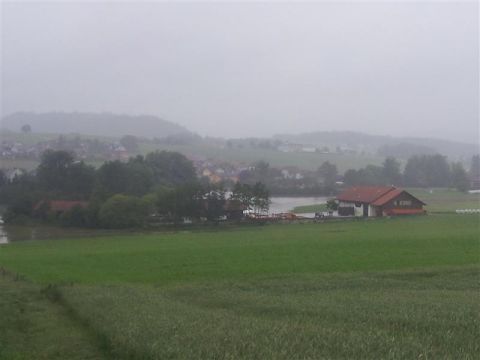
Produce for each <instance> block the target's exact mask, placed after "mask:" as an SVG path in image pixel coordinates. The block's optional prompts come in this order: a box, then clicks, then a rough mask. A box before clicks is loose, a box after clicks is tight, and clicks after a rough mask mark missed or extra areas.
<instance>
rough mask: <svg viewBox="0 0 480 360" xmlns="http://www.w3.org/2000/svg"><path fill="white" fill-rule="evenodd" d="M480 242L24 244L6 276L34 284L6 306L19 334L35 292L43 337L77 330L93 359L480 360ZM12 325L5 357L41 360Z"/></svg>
mask: <svg viewBox="0 0 480 360" xmlns="http://www.w3.org/2000/svg"><path fill="white" fill-rule="evenodd" d="M479 230H480V229H479V217H478V216H477V215H432V216H422V217H410V218H397V219H378V220H359V221H347V222H344V221H332V222H325V223H318V224H297V225H268V226H258V227H244V228H242V227H240V228H238V229H234V230H230V231H203V232H200V231H198V232H188V231H180V232H177V233H155V234H138V235H131V234H130V235H125V236H106V237H99V238H85V239H66V240H46V241H37V242H33V241H31V242H19V243H13V244H9V245H7V246H2V247H0V266H1V267H4V268H6V269H7V270H8V271H9V272H11V273H14V274H15V273H18V274H21V275H22V276H24V277H25V279H26V280H24V281H21V284H22V286H21V287H17V286H16V285H15V282H13V280H11V276H7V277H4V278H5V279H4V280H3V281H1V280H0V284H1V286H2V287H4V289H2V293H1V295H0V297H1V299H2V303H3V304H4V305H3V311H4V312H8V313H9V314H11V317H13V318H12V320H10V324H12V323H14V322H15V321H14V319H15V317H19V318H21V316H22V315H21V314H20V313H19V314H17V313H15V311H14V310H13V309H16V308H17V307H18V306H17V303H18V302H17V301H16V300H15V299H16V298H17V297H21V298H24V299H31V298H32V296H33V295H32V294H36V296H37V297H35V296H33V298H34V299H36V298H38V299H40V300H38V302H39V304H44V305H42V306H45V307H47V308H48V309H49V310H48V311H49V314H51V315H48V316H46V315H45V316H44V317H38V316H37V317H32V318H31V322H32V325H31V326H33V327H34V328H40V329H42V328H44V327H45V326H46V328H48V327H49V326H54V324H57V323H58V324H63V325H62V326H73V325H72V324H76V325H77V327H76V331H77V332H78V335H76V336H77V337H76V339H77V340H76V341H77V342H76V344H77V346H78V344H82V343H84V344H85V349H86V350H85V351H86V353H85V357H84V358H95V356H97V355H98V354H100V355H98V356H99V357H100V358H101V357H107V358H108V357H110V358H114V359H118V358H142V359H164V358H182V359H191V358H222V359H223V358H227V359H233V358H235V359H236V358H244V359H252V358H254V359H255V358H257V359H265V358H278V359H293V358H304V359H307V358H310V359H318V358H391V359H396V358H414V357H415V358H455V359H456V358H462V359H474V358H476V357H477V354H478V352H479V351H480V345H479V343H478V341H477V340H478V334H479V331H480V323H479V312H480V302H479V300H480V299H479V281H478V280H479V270H480V268H479V245H480V244H479V233H480V232H479ZM0 279H1V277H0ZM12 284H13V285H12ZM48 284H54V285H55V286H53V287H52V286H50V287H49V288H48V290H47V291H44V293H45V294H46V295H48V297H49V298H50V299H51V301H50V302H47V301H46V298H47V296H44V297H41V296H40V295H39V289H40V288H45V287H46V286H48ZM23 287H25V289H23ZM24 292H26V293H25V294H24ZM8 293H11V295H5V294H8ZM35 303H36V301H35ZM32 306H33V305H32ZM39 306H40V305H39ZM8 309H10V310H8ZM0 315H2V314H1V313H0ZM29 318H30V317H29ZM46 318H47V319H46ZM44 322H45V323H46V324H44ZM37 323H38V324H37ZM1 326H2V325H0V344H2V343H3V344H7V346H5V345H4V346H3V349H4V353H6V354H16V355H18V356H17V358H28V356H24V353H25V352H26V351H27V350H28V346H27V347H25V345H24V343H22V342H21V341H20V340H18V341H17V340H15V336H14V335H15V332H17V333H20V332H21V329H20V330H17V329H13V330H11V331H10V333H11V334H10V335H8V337H6V336H5V335H4V331H2V327H1ZM3 327H4V329H5V328H7V329H10V327H8V326H5V325H3ZM59 329H60V330H59V331H60V332H61V329H62V327H61V326H60V328H59ZM31 336H32V338H33V339H34V340H32V341H34V343H35V344H41V343H42V341H45V342H48V339H49V338H50V336H51V334H48V335H47V334H42V333H41V332H34V333H33V334H32V335H31ZM5 338H6V339H7V340H5ZM8 339H14V340H8ZM42 339H43V340H42ZM68 341H70V340H68V337H66V336H65V335H64V336H62V335H61V334H59V335H58V340H57V342H58V343H59V347H60V349H61V351H60V352H61V354H63V355H64V354H65V351H66V350H65V349H66V348H68ZM0 349H2V347H1V346H0ZM5 349H6V350H5ZM88 349H90V350H88ZM71 350H72V351H75V346H72V348H71ZM36 351H37V352H38V353H40V354H47V355H46V356H45V357H44V358H55V357H54V356H50V355H51V354H49V353H48V351H47V350H43V349H40V348H37V350H36ZM95 351H97V355H95V356H93V355H91V354H94V353H95ZM27 355H28V354H27ZM1 356H2V352H0V358H1ZM22 356H23V357H22ZM92 356H93V357H92ZM4 358H5V359H6V358H9V357H5V356H4ZM13 358H14V357H13ZM57 358H61V356H59V357H57ZM77 358H78V357H77Z"/></svg>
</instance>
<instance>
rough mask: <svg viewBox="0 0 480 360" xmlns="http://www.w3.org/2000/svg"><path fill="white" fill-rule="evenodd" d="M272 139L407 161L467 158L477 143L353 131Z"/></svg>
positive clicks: (476, 152) (278, 136)
mask: <svg viewBox="0 0 480 360" xmlns="http://www.w3.org/2000/svg"><path fill="white" fill-rule="evenodd" d="M274 138H276V139H281V140H284V141H289V142H292V143H299V144H311V145H316V146H330V147H332V146H339V145H340V146H344V147H347V148H351V149H355V150H358V151H361V150H366V151H368V152H372V153H375V152H376V153H377V154H378V155H379V156H395V157H398V158H408V157H410V156H412V155H414V154H433V153H440V154H443V155H447V156H448V157H449V158H451V159H468V158H470V157H471V156H472V155H474V154H478V152H479V145H478V144H467V143H462V142H457V141H450V140H443V139H435V138H420V137H418V138H416V137H393V136H385V135H383V136H382V135H369V134H364V133H360V132H354V131H317V132H310V133H304V134H297V135H288V134H281V135H275V136H274Z"/></svg>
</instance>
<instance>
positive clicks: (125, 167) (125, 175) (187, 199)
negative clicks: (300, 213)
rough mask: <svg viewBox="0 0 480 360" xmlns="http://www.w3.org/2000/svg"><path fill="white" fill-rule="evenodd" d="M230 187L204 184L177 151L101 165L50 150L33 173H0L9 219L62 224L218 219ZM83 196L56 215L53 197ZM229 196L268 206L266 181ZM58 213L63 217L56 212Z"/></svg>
mask: <svg viewBox="0 0 480 360" xmlns="http://www.w3.org/2000/svg"><path fill="white" fill-rule="evenodd" d="M226 194H227V190H226V189H225V188H224V187H223V186H222V185H221V184H220V185H211V184H209V183H208V182H202V181H201V180H199V179H198V178H197V176H196V173H195V169H194V167H193V164H192V163H191V162H190V161H189V160H188V159H187V158H186V157H185V156H183V155H182V154H179V153H176V152H167V151H162V152H153V153H149V154H147V155H146V156H137V157H135V158H130V160H129V161H127V162H120V161H109V162H106V163H104V164H103V165H102V166H100V167H99V168H98V169H95V168H94V167H92V166H89V165H87V164H85V163H84V162H82V161H76V160H75V158H74V157H73V155H72V154H71V153H68V152H65V151H47V152H45V153H44V154H43V156H42V159H41V163H40V165H39V166H38V167H37V169H36V171H35V172H33V173H27V174H24V175H21V176H18V177H16V178H15V179H13V181H11V182H9V181H6V179H5V177H4V176H2V174H1V173H0V198H1V202H2V203H3V204H6V205H7V206H8V211H7V213H6V214H5V216H4V218H5V220H6V221H18V220H21V219H25V218H28V217H36V218H38V219H42V220H45V221H59V222H60V223H62V224H64V225H71V226H89V227H98V226H100V227H132V226H140V225H143V224H144V223H145V221H147V219H148V218H152V215H154V216H153V218H155V219H159V220H162V221H169V222H176V223H178V222H180V221H182V220H183V218H185V217H188V218H191V219H200V218H207V219H208V220H212V221H215V220H218V219H219V218H220V217H222V216H225V214H226V211H225V204H226V201H227V200H229V199H227V196H226ZM60 199H61V200H83V201H85V202H88V204H89V205H88V207H86V208H85V207H81V206H77V207H76V208H73V209H71V210H69V211H66V212H63V213H61V214H60V215H59V214H52V211H50V209H48V207H46V206H41V207H39V206H37V204H39V202H42V201H43V203H45V204H48V203H49V200H60ZM231 200H235V201H237V203H239V204H243V206H244V208H245V209H251V210H253V211H255V212H260V211H264V210H265V209H268V204H269V193H268V191H267V188H266V187H265V185H263V184H261V183H258V184H254V185H248V184H244V185H242V184H237V185H236V187H235V189H234V191H233V194H232V195H231ZM58 215H59V216H58Z"/></svg>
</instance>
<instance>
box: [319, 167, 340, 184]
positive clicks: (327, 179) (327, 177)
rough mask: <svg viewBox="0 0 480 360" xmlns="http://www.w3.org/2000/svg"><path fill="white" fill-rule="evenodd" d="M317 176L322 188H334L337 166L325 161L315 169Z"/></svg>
mask: <svg viewBox="0 0 480 360" xmlns="http://www.w3.org/2000/svg"><path fill="white" fill-rule="evenodd" d="M317 174H318V176H320V177H321V179H322V182H323V185H324V186H326V187H333V186H335V182H336V181H337V175H338V170H337V166H336V165H335V164H332V163H330V162H329V161H325V162H324V163H323V164H322V165H320V167H319V168H318V169H317Z"/></svg>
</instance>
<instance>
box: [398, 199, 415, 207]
mask: <svg viewBox="0 0 480 360" xmlns="http://www.w3.org/2000/svg"><path fill="white" fill-rule="evenodd" d="M399 203H400V206H412V201H411V200H400V201H399Z"/></svg>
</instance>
